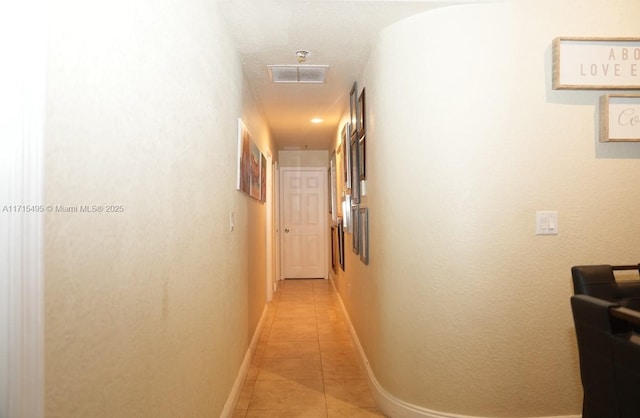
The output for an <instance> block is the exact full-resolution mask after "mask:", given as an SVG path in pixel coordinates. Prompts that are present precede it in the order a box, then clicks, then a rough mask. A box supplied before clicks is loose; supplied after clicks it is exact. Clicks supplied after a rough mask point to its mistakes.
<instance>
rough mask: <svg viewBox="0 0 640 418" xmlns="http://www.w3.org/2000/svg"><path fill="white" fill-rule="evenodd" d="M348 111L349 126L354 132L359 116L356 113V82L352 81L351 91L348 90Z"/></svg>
mask: <svg viewBox="0 0 640 418" xmlns="http://www.w3.org/2000/svg"><path fill="white" fill-rule="evenodd" d="M349 113H350V116H351V119H350V121H351V126H352V128H353V130H354V131H355V132H357V130H358V129H357V126H358V121H359V120H360V116H359V115H358V82H357V81H356V82H354V83H353V87H351V91H350V92H349Z"/></svg>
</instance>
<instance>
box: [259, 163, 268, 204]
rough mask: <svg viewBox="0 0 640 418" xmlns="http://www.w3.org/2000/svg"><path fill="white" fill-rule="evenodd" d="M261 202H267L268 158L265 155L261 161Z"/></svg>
mask: <svg viewBox="0 0 640 418" xmlns="http://www.w3.org/2000/svg"><path fill="white" fill-rule="evenodd" d="M260 201H261V202H266V201H267V157H265V156H264V154H261V159H260Z"/></svg>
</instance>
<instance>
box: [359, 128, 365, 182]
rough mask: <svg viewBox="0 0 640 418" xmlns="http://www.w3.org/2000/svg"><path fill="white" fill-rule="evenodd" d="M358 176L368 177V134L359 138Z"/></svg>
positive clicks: (361, 178) (360, 177)
mask: <svg viewBox="0 0 640 418" xmlns="http://www.w3.org/2000/svg"><path fill="white" fill-rule="evenodd" d="M358 178H359V179H360V180H366V179H367V136H366V135H365V136H363V137H361V138H360V139H358Z"/></svg>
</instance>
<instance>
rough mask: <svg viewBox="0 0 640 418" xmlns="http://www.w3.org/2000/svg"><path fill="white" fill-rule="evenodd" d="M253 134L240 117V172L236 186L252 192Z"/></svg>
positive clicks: (246, 191) (245, 191) (244, 191)
mask: <svg viewBox="0 0 640 418" xmlns="http://www.w3.org/2000/svg"><path fill="white" fill-rule="evenodd" d="M251 142H252V141H251V134H250V133H249V130H248V129H247V127H246V126H245V125H244V122H242V119H240V118H238V174H237V184H236V188H237V189H238V190H240V191H241V192H243V193H246V194H248V195H250V194H251Z"/></svg>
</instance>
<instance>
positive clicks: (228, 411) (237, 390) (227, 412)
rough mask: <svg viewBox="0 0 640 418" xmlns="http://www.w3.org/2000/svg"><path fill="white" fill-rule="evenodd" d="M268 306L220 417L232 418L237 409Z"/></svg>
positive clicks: (265, 307) (263, 312)
mask: <svg viewBox="0 0 640 418" xmlns="http://www.w3.org/2000/svg"><path fill="white" fill-rule="evenodd" d="M267 308H268V307H267V305H265V306H264V310H263V311H262V316H261V317H260V321H259V322H258V326H257V327H256V330H255V332H254V333H253V337H252V338H251V344H249V348H247V352H246V353H245V355H244V359H243V360H242V364H241V365H240V370H238V376H236V380H235V382H234V383H233V387H232V388H231V393H230V394H229V396H228V397H227V401H226V402H225V404H224V408H223V409H222V413H221V414H220V418H231V417H232V416H233V411H234V410H235V408H236V404H237V403H238V399H240V394H241V393H242V387H243V386H244V381H245V379H246V378H247V374H248V373H249V367H250V366H251V359H252V358H253V355H254V354H255V352H256V347H258V343H259V342H260V336H261V335H262V329H263V328H264V322H265V320H266V318H267Z"/></svg>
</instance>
